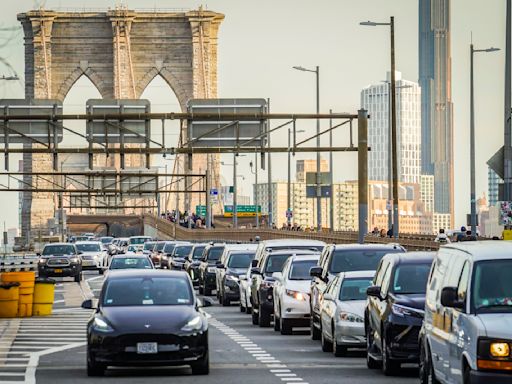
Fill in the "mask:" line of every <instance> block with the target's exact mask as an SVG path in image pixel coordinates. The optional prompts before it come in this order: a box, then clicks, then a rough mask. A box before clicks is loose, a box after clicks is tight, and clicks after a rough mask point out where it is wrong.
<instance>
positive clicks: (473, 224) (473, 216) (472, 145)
mask: <svg viewBox="0 0 512 384" xmlns="http://www.w3.org/2000/svg"><path fill="white" fill-rule="evenodd" d="M469 49H470V56H471V67H470V94H471V96H470V103H471V106H470V129H469V130H470V172H471V192H470V194H471V195H470V201H471V235H472V236H475V235H476V194H475V91H474V81H473V77H474V76H473V61H474V56H475V53H482V52H483V53H490V52H496V51H499V50H500V49H499V48H493V47H491V48H487V49H475V48H474V46H473V43H471V45H470V47H469Z"/></svg>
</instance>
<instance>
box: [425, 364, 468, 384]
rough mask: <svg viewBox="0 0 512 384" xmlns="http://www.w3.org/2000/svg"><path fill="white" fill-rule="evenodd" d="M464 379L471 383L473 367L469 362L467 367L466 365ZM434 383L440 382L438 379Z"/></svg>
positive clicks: (465, 383) (466, 383) (466, 382)
mask: <svg viewBox="0 0 512 384" xmlns="http://www.w3.org/2000/svg"><path fill="white" fill-rule="evenodd" d="M432 373H433V372H432ZM433 378H434V380H435V377H434V376H433ZM463 380H464V384H471V368H470V367H469V365H468V364H465V367H464V374H463ZM432 383H438V381H437V380H436V381H433V382H432Z"/></svg>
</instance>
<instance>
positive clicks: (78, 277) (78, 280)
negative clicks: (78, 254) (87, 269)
mask: <svg viewBox="0 0 512 384" xmlns="http://www.w3.org/2000/svg"><path fill="white" fill-rule="evenodd" d="M80 281H82V272H80V273H77V274H76V275H75V283H79V282H80Z"/></svg>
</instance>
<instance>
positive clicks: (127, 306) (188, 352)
mask: <svg viewBox="0 0 512 384" xmlns="http://www.w3.org/2000/svg"><path fill="white" fill-rule="evenodd" d="M82 307H83V308H88V309H92V308H93V303H92V301H91V300H87V301H85V302H84V303H83V304H82ZM199 307H200V303H199V302H198V300H197V298H196V296H195V294H194V291H193V289H192V284H191V283H190V279H189V277H188V276H187V274H186V273H185V272H170V271H158V270H131V271H119V272H116V273H112V274H109V275H108V277H107V278H106V280H105V282H104V284H103V288H102V290H101V294H100V297H99V301H98V306H97V308H96V311H95V313H94V315H93V317H92V318H91V320H90V321H89V323H88V325H87V374H88V375H89V376H102V375H103V374H104V373H105V370H106V369H107V367H108V366H183V365H189V366H191V368H192V373H193V374H200V375H205V374H208V373H209V353H208V324H207V321H206V316H205V314H204V313H203V312H202V310H201V309H199Z"/></svg>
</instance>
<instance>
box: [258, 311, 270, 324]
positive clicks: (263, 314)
mask: <svg viewBox="0 0 512 384" xmlns="http://www.w3.org/2000/svg"><path fill="white" fill-rule="evenodd" d="M258 315H259V318H258V324H259V326H260V327H262V328H263V327H270V313H269V311H267V310H265V309H264V308H261V307H260V310H259V311H258Z"/></svg>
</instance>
